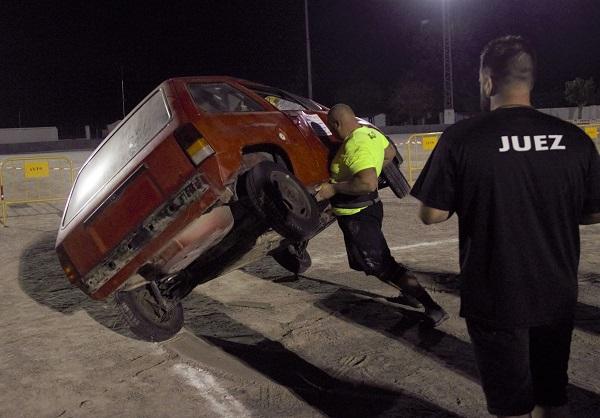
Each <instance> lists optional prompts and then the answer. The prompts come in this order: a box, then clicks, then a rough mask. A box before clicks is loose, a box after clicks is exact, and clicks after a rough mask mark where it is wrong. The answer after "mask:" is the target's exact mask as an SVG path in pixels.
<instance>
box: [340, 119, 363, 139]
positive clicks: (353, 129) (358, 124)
mask: <svg viewBox="0 0 600 418" xmlns="http://www.w3.org/2000/svg"><path fill="white" fill-rule="evenodd" d="M361 127H362V125H361V124H360V123H357V124H356V125H354V126H353V127H351V128H350V129H349V132H348V135H346V137H345V138H344V140H346V139H348V138H350V137H351V136H352V134H353V133H354V131H356V130H357V129H358V128H361Z"/></svg>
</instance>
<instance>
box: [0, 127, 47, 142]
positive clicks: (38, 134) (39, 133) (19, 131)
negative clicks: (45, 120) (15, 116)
mask: <svg viewBox="0 0 600 418" xmlns="http://www.w3.org/2000/svg"><path fill="white" fill-rule="evenodd" d="M44 141H58V129H57V128H56V127H55V126H45V127H40V128H10V129H0V144H18V143H22V142H44Z"/></svg>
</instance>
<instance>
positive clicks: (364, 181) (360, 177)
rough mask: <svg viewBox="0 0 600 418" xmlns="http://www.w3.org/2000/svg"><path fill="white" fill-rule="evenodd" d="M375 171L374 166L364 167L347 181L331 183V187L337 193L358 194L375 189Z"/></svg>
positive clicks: (376, 182)
mask: <svg viewBox="0 0 600 418" xmlns="http://www.w3.org/2000/svg"><path fill="white" fill-rule="evenodd" d="M377 184H378V181H377V172H376V171H375V169H374V168H366V169H364V170H361V171H359V172H358V173H356V174H355V175H354V176H352V179H351V180H349V181H342V182H339V183H333V184H332V185H333V189H334V190H335V192H336V194H337V193H343V194H349V195H354V196H360V195H362V194H366V193H370V192H374V191H375V190H377Z"/></svg>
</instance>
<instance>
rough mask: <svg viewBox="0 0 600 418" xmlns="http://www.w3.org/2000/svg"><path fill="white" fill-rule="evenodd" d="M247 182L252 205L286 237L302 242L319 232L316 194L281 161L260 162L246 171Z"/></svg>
mask: <svg viewBox="0 0 600 418" xmlns="http://www.w3.org/2000/svg"><path fill="white" fill-rule="evenodd" d="M245 184H246V191H247V193H248V198H249V200H250V202H251V204H252V207H253V208H254V209H255V210H256V212H257V213H258V214H259V215H260V217H261V218H262V219H264V221H265V222H266V223H267V224H268V225H269V226H270V227H271V228H273V229H274V230H275V231H277V232H278V233H279V234H281V235H282V236H283V237H285V238H288V239H290V240H291V241H294V242H300V241H305V240H307V239H309V238H311V237H312V236H313V235H314V234H315V233H316V232H317V230H318V228H319V209H318V207H317V202H316V200H315V198H314V197H313V196H311V195H310V194H309V193H308V191H307V190H306V188H305V187H304V185H302V183H300V181H299V180H298V179H297V178H296V177H294V175H293V174H292V173H290V172H289V171H288V170H286V169H285V168H283V167H282V166H281V165H279V164H276V163H274V162H271V161H263V162H261V163H259V164H257V165H256V166H254V167H253V168H252V169H251V170H250V171H248V173H247V174H246V182H245Z"/></svg>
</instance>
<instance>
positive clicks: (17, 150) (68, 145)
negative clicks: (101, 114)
mask: <svg viewBox="0 0 600 418" xmlns="http://www.w3.org/2000/svg"><path fill="white" fill-rule="evenodd" d="M100 142H102V140H100V139H65V140H62V141H58V140H56V141H44V142H23V143H17V144H0V154H7V155H9V154H33V153H43V152H60V151H75V150H93V149H95V148H96V147H97V146H98V145H100Z"/></svg>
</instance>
